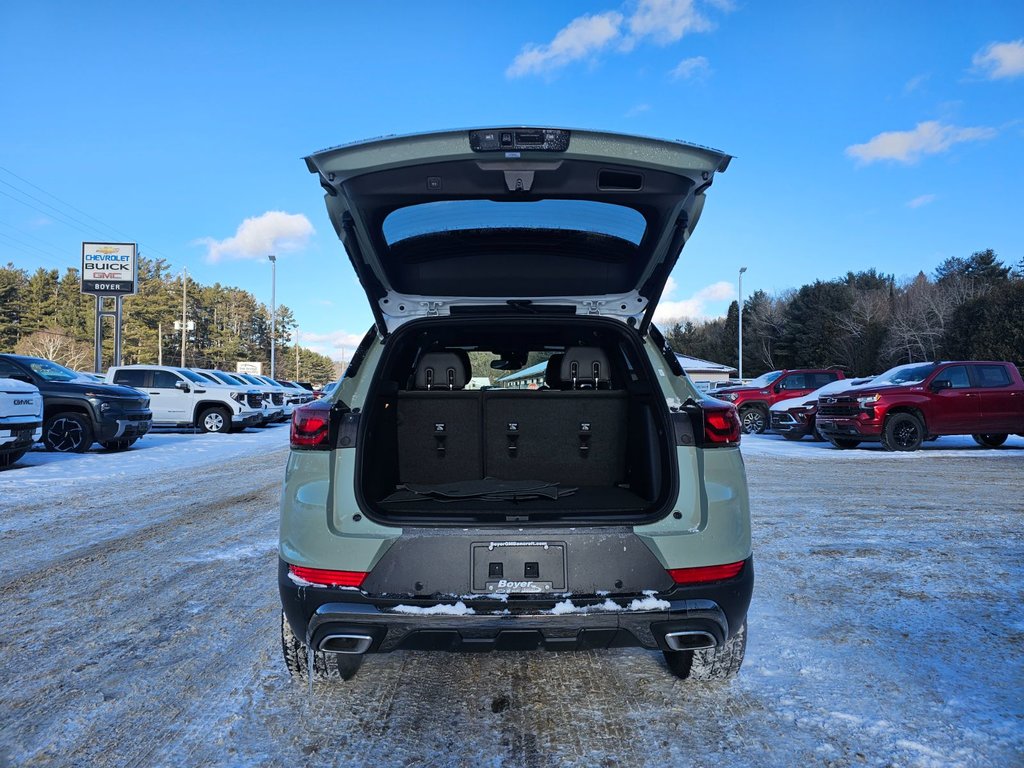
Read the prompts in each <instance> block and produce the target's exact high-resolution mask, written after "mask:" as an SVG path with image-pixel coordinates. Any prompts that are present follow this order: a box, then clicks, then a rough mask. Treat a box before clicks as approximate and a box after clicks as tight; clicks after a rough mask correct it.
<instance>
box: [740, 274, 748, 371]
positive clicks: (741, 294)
mask: <svg viewBox="0 0 1024 768" xmlns="http://www.w3.org/2000/svg"><path fill="white" fill-rule="evenodd" d="M746 271H747V268H746V267H740V300H739V310H740V311H739V320H740V339H739V353H740V354H739V358H740V383H743V273H744V272H746Z"/></svg>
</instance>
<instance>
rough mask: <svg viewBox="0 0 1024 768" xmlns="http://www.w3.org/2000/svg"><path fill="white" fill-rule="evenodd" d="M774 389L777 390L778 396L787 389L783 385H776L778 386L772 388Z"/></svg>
mask: <svg viewBox="0 0 1024 768" xmlns="http://www.w3.org/2000/svg"><path fill="white" fill-rule="evenodd" d="M772 389H774V390H775V394H778V393H779V392H781V391H782V390H784V389H785V387H784V386H782V385H781V384H776V385H775V386H774V387H772Z"/></svg>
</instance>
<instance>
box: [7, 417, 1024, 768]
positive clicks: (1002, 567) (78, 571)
mask: <svg viewBox="0 0 1024 768" xmlns="http://www.w3.org/2000/svg"><path fill="white" fill-rule="evenodd" d="M286 443H287V428H283V429H282V428H270V429H266V430H263V431H260V432H247V433H245V434H240V435H230V436H220V435H182V434H164V435H153V436H147V438H146V439H144V440H143V441H141V442H140V443H139V444H138V445H137V447H136V448H135V449H133V450H132V451H130V452H128V453H126V454H104V453H98V452H94V453H91V454H88V455H85V456H74V457H68V456H54V455H51V454H42V453H33V454H30V455H29V456H28V457H26V459H25V460H24V461H23V462H22V464H21V465H19V466H18V467H16V468H14V469H12V470H9V471H7V472H4V473H2V474H0V508H2V515H0V547H2V549H0V553H2V556H0V595H2V598H3V605H4V611H3V616H2V618H0V712H2V715H0V718H2V732H0V765H4V766H7V765H10V766H15V765H16V766H49V765H59V766H64V765H81V766H128V765H133V766H134V765H144V766H154V765H156V766H181V765H189V766H201V765H202V766H205V765H211V766H212V765H231V766H235V765H243V766H246V765H252V766H257V765H258V766H266V765H281V766H285V765H289V766H294V765H401V766H428V765H458V766H538V767H539V766H561V765H581V766H619V765H630V766H633V765H647V766H664V765H688V766H719V765H722V764H728V765H733V766H787V767H789V766H798V765H799V766H809V765H822V766H847V765H849V766H860V765H879V766H890V765H891V766H955V765H963V766H1010V765H1021V764H1024V693H1022V691H1024V662H1022V653H1021V649H1022V648H1024V615H1022V613H1021V608H1020V606H1021V605H1022V602H1024V600H1022V598H1024V594H1022V592H1024V579H1022V576H1024V543H1022V541H1024V537H1022V536H1021V526H1022V522H1024V500H1022V497H1021V488H1022V487H1024V439H1020V438H1012V439H1011V440H1010V441H1009V442H1008V444H1007V446H1006V447H1004V448H1002V449H998V450H984V449H980V448H977V447H976V446H974V445H973V443H971V442H970V440H969V438H968V439H967V440H962V439H959V438H949V439H944V440H940V441H938V442H937V443H934V444H929V445H928V448H927V450H924V451H921V452H918V453H915V454H906V455H904V454H900V455H894V454H889V453H885V452H882V451H881V450H878V449H874V448H872V449H867V450H858V451H837V450H834V449H831V448H829V447H827V446H824V445H822V444H814V443H810V442H804V443H787V442H786V441H783V440H782V439H781V438H776V437H769V436H751V437H745V438H744V454H745V457H746V461H747V468H748V473H749V479H750V486H751V494H752V504H753V513H754V525H755V529H754V532H755V533H754V535H755V558H756V567H757V586H756V588H755V593H754V603H753V605H752V608H751V614H750V643H749V646H748V651H747V662H746V665H745V666H744V669H743V671H742V672H741V674H740V677H739V678H738V679H737V680H736V681H734V682H732V683H730V684H726V685H717V686H712V685H704V686H701V685H693V684H684V683H680V682H677V681H676V680H674V679H673V678H672V677H670V676H669V674H668V672H667V671H666V669H665V667H664V664H663V662H662V659H661V656H660V654H656V653H649V652H645V651H640V650H636V651H614V652H613V651H608V652H587V653H543V652H536V653H516V654H487V655H448V654H441V653H420V654H415V653H397V654H393V655H389V656H379V657H372V658H369V659H367V661H366V662H365V664H364V665H363V669H362V671H361V672H360V674H359V676H358V677H357V678H356V679H355V680H353V681H351V682H349V683H345V684H338V685H333V686H326V685H318V686H317V687H316V688H315V690H314V693H313V695H312V697H310V696H309V695H307V693H306V690H305V688H304V687H302V686H299V685H296V684H294V683H293V682H292V681H291V680H290V679H289V678H288V676H287V674H286V672H285V670H284V667H283V664H282V662H281V660H280V652H279V646H278V621H279V603H278V597H277V591H276V582H275V578H276V530H277V500H278V495H279V491H280V483H281V479H282V470H283V464H284V461H285V457H286Z"/></svg>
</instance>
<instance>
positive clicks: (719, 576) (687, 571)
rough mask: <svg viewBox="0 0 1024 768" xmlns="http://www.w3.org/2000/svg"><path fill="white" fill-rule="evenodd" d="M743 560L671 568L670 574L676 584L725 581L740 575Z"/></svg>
mask: <svg viewBox="0 0 1024 768" xmlns="http://www.w3.org/2000/svg"><path fill="white" fill-rule="evenodd" d="M743 562H744V561H742V560H741V561H740V562H738V563H727V564H725V565H705V566H702V567H700V568H669V569H668V575H669V576H671V577H672V581H674V582H675V583H676V584H706V583H708V582H711V581H725V580H726V579H732V578H735V577H736V576H739V573H740V571H742V570H743Z"/></svg>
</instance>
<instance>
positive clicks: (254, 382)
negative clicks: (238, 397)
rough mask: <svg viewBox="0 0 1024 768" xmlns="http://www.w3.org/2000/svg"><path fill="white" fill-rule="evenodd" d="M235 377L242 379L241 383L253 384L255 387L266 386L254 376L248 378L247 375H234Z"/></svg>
mask: <svg viewBox="0 0 1024 768" xmlns="http://www.w3.org/2000/svg"><path fill="white" fill-rule="evenodd" d="M235 376H236V377H237V378H239V379H242V380H243V381H247V382H249V383H250V384H255V385H256V386H257V387H265V386H267V385H266V384H264V383H263V382H262V381H260V380H259V379H257V378H256V377H255V376H250V375H249V374H248V373H236V374H235Z"/></svg>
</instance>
